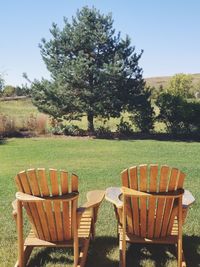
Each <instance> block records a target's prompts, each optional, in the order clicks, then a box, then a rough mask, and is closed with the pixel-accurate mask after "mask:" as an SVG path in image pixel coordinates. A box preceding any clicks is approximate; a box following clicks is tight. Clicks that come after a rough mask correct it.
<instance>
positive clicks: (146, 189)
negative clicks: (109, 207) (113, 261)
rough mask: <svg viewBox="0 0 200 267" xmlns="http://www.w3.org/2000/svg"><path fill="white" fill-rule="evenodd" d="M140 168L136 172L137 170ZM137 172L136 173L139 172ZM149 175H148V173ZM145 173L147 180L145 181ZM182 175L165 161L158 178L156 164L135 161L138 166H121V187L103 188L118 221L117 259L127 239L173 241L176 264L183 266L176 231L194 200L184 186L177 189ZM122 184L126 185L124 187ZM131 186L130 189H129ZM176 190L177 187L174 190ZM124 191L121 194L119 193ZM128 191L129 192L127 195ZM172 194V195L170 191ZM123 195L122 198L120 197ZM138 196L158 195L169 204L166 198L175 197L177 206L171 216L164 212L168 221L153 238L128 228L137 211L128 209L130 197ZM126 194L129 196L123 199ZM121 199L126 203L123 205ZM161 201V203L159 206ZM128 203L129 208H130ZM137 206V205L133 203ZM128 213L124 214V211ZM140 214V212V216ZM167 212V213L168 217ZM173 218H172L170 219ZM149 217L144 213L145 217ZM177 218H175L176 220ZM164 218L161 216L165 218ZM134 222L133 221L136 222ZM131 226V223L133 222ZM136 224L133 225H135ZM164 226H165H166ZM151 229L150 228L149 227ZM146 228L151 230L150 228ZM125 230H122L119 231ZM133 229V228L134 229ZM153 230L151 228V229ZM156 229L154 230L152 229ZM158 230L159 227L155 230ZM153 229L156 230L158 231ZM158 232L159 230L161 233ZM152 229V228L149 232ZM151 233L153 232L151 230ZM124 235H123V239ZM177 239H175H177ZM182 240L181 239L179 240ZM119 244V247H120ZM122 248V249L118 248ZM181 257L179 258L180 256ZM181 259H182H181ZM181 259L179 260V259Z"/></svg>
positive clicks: (130, 204) (181, 183)
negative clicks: (118, 250) (178, 194)
mask: <svg viewBox="0 0 200 267" xmlns="http://www.w3.org/2000/svg"><path fill="white" fill-rule="evenodd" d="M138 172H140V173H138ZM139 174H140V176H139ZM148 175H149V176H148ZM148 177H149V178H150V180H149V181H148ZM184 178H185V174H184V173H182V172H181V171H179V170H178V169H176V168H170V167H168V166H166V165H163V166H161V168H160V178H159V167H158V165H157V164H151V165H149V167H148V165H139V166H133V167H130V168H129V169H125V170H124V171H122V173H121V179H122V186H123V187H122V188H120V187H110V188H107V189H106V194H105V198H106V200H108V201H109V202H111V203H112V204H113V206H114V211H115V215H116V218H117V221H118V225H117V226H118V229H117V230H118V231H117V232H118V236H119V248H120V259H121V261H124V260H123V259H124V257H125V255H124V253H125V249H124V248H125V243H126V242H131V243H159V244H168V243H169V244H177V246H178V248H179V249H178V251H177V252H178V261H179V263H178V264H179V266H182V267H183V266H186V262H185V259H184V255H183V253H182V255H181V256H180V253H181V252H180V250H181V249H180V247H181V245H180V242H182V241H180V240H182V236H181V237H180V232H181V231H182V230H181V229H182V225H183V224H184V222H185V219H186V216H187V213H188V210H189V207H190V205H191V204H192V203H194V201H195V199H194V197H193V196H192V194H191V193H190V192H189V191H188V190H184V193H182V192H180V191H179V190H182V188H183V181H184ZM125 188H126V189H125ZM129 190H131V191H129ZM177 190H178V191H177ZM123 193H124V194H123ZM129 193H130V195H131V196H129ZM177 193H180V196H176V194H177ZM174 194H175V195H174ZM123 196H124V201H123ZM136 197H137V198H138V197H141V199H145V198H146V199H147V198H151V199H153V198H158V197H159V198H160V199H161V201H160V202H163V201H162V198H165V199H168V200H167V201H166V202H168V204H169V205H168V207H172V205H171V204H170V203H173V201H171V200H170V199H172V198H176V201H178V203H179V205H177V209H178V212H177V210H176V211H175V210H174V212H173V214H172V217H171V215H169V214H170V213H169V212H168V214H167V216H168V218H169V219H170V217H171V219H170V221H168V222H169V223H168V225H167V227H166V225H165V226H164V227H163V228H162V230H163V229H164V231H161V232H162V235H161V236H160V237H163V238H158V237H159V236H158V235H157V236H156V238H154V235H153V236H152V234H151V235H150V237H149V238H147V237H145V234H144V231H143V237H141V236H139V234H138V233H137V231H136V230H137V229H135V228H134V233H135V234H133V233H132V232H133V230H132V228H131V227H132V225H131V224H134V223H135V222H134V220H135V219H134V218H135V216H136V217H138V216H139V214H138V216H137V211H136V213H135V216H133V214H132V211H131V210H130V209H133V211H134V205H135V204H134V201H133V198H136ZM127 198H132V199H129V201H128V202H127ZM141 202H142V203H143V204H142V205H143V206H145V201H144V200H142V201H141ZM125 203H127V204H126V205H125ZM163 205H164V204H162V206H163ZM131 207H132V208H131ZM136 207H137V206H136ZM152 210H154V208H153V206H152V208H151V216H152V215H153V213H152ZM124 212H126V216H125V215H124ZM127 213H128V215H127ZM180 213H181V214H180ZM144 215H145V214H143V215H142V216H144ZM146 216H147V215H145V217H144V220H147V217H146ZM169 216H170V217H169ZM125 218H126V223H127V227H125V228H124V227H123V226H124V225H125ZM131 218H132V219H131ZM173 218H174V219H173ZM149 219H150V217H149V216H148V220H149ZM178 220H179V222H178ZM166 221H167V220H165V222H166ZM136 224H137V222H136ZM134 227H135V226H134ZM139 227H140V226H139ZM136 228H137V227H136ZM166 229H167V230H166ZM151 230H152V228H151ZM151 230H150V231H148V233H149V232H152V231H151ZM123 231H125V233H126V235H125V233H124V232H123ZM135 231H136V232H135ZM154 231H155V229H154ZM156 231H157V230H156ZM158 231H159V230H158ZM158 231H157V232H158ZM166 231H167V234H168V236H165V234H164V233H166ZM161 232H160V233H161ZM152 233H153V232H152ZM154 233H155V232H154ZM124 235H125V236H126V238H125V240H124ZM178 240H179V241H178ZM181 244H182V243H181ZM122 247H123V250H122ZM122 251H123V252H122ZM181 257H182V259H181ZM181 261H182V262H181ZM180 262H181V263H180ZM123 266H125V263H123Z"/></svg>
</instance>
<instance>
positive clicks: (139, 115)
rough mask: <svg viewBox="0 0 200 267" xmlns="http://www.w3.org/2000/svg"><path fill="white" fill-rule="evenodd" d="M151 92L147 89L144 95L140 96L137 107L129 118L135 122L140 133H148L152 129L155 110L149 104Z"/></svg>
mask: <svg viewBox="0 0 200 267" xmlns="http://www.w3.org/2000/svg"><path fill="white" fill-rule="evenodd" d="M150 95H151V92H150V91H149V90H147V92H146V94H145V95H142V96H140V97H141V98H142V99H143V100H142V99H140V100H139V103H143V104H138V106H137V109H136V110H135V111H134V112H133V114H132V115H131V116H130V119H131V120H132V121H133V123H134V124H135V126H136V128H138V130H139V131H141V132H142V133H149V132H151V131H152V130H153V129H154V122H155V112H154V109H153V107H152V105H151V99H150Z"/></svg>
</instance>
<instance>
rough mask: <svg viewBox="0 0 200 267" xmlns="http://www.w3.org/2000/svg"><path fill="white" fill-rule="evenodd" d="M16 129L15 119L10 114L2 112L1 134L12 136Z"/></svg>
mask: <svg viewBox="0 0 200 267" xmlns="http://www.w3.org/2000/svg"><path fill="white" fill-rule="evenodd" d="M16 131H17V129H16V124H15V120H14V119H13V118H11V117H9V116H6V115H1V114H0V136H11V135H13V134H14V133H16Z"/></svg>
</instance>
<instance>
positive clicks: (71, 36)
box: [32, 7, 145, 132]
mask: <svg viewBox="0 0 200 267" xmlns="http://www.w3.org/2000/svg"><path fill="white" fill-rule="evenodd" d="M50 32H51V35H52V38H51V39H50V40H49V41H46V40H45V39H42V43H41V44H40V49H41V55H42V57H43V60H44V62H45V64H46V66H47V69H48V70H49V72H50V73H51V77H52V79H51V80H50V81H47V80H45V79H43V80H42V81H36V80H35V81H34V83H33V86H32V91H33V98H34V103H35V105H36V106H37V107H38V108H39V109H40V110H41V111H43V112H46V113H48V114H50V115H51V116H53V117H54V118H61V117H62V118H64V119H67V120H71V119H79V118H80V117H81V116H83V115H86V116H87V120H88V131H89V132H93V131H94V123H93V121H94V118H95V117H96V116H102V117H103V118H110V117H119V116H120V113H121V112H122V111H124V110H129V111H131V110H135V108H137V106H138V105H139V106H140V99H141V95H144V85H145V83H144V80H143V78H142V69H141V68H140V67H139V66H138V61H139V59H140V57H141V55H142V51H141V53H139V54H137V53H136V52H135V47H134V46H131V40H130V38H129V37H128V36H126V38H125V39H122V38H121V36H120V33H118V34H115V30H114V29H113V19H112V16H111V14H108V15H102V14H101V13H100V12H99V11H98V10H96V9H95V8H91V9H90V8H88V7H84V8H83V9H82V10H80V11H79V10H78V11H77V14H76V17H72V22H71V23H69V22H68V20H67V19H66V18H64V27H63V29H60V28H59V27H58V26H57V25H56V24H55V23H53V25H52V28H51V29H50ZM144 104H145V103H144Z"/></svg>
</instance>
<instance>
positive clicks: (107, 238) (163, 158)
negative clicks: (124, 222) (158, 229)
mask: <svg viewBox="0 0 200 267" xmlns="http://www.w3.org/2000/svg"><path fill="white" fill-rule="evenodd" d="M199 155H200V144H199V143H195V142H194V143H187V142H162V141H151V140H146V141H133V140H132V141H118V140H110V141H109V140H96V139H89V138H85V139H73V138H68V139H66V138H32V139H9V140H7V142H6V143H5V144H2V145H0V230H1V231H0V232H1V235H0V266H2V267H11V266H14V263H15V261H16V258H17V238H16V228H15V223H14V221H13V219H12V215H11V214H12V208H11V202H12V200H13V199H14V197H15V192H16V188H15V184H14V179H13V178H14V176H15V175H16V173H17V172H19V171H21V170H23V169H27V168H34V167H45V168H49V167H51V168H57V169H67V170H68V171H70V172H74V173H77V174H78V175H79V184H80V186H79V191H80V195H81V197H80V202H83V201H84V197H85V194H86V192H87V191H89V190H92V189H96V188H98V189H105V188H107V187H109V186H120V176H119V174H120V172H121V171H122V170H123V169H124V168H126V167H129V166H131V165H135V164H141V163H158V164H168V165H170V166H175V167H177V168H180V169H181V170H182V171H184V172H185V173H186V174H187V179H186V181H185V188H187V189H189V190H190V191H191V192H192V193H193V195H194V196H195V198H196V203H195V204H194V205H193V206H192V208H191V210H190V212H189V214H188V219H187V222H186V224H185V226H184V250H185V255H186V260H187V261H188V266H189V267H197V266H198V264H199V257H200V252H199V251H200V224H199V221H200V210H199V203H200V197H199V188H200V179H199V173H200V165H199ZM27 228H28V226H27V224H26V227H25V229H26V231H27ZM118 252H119V251H118V241H117V234H116V219H115V215H114V210H113V207H112V206H111V204H109V203H107V202H106V201H104V203H103V205H102V207H101V209H100V214H99V220H98V223H97V238H96V240H95V241H94V242H92V243H91V245H90V250H89V254H88V261H87V266H88V267H93V266H95V267H102V266H105V267H114V266H118V259H119V258H118V254H119V253H118ZM127 253H128V254H127V255H128V266H145V267H149V266H156V267H157V266H161V267H162V266H170V267H174V266H176V260H175V258H174V251H173V247H171V246H169V247H168V246H164V247H163V246H155V247H154V246H141V245H134V246H131V247H130V248H128V252H127ZM72 260H73V256H72V251H70V253H69V254H68V252H67V250H60V249H58V250H55V249H50V250H45V249H39V250H36V251H35V253H34V254H33V256H32V258H31V265H30V266H49V267H50V266H56V267H58V266H59V267H62V266H66V265H67V264H68V265H67V266H72ZM166 262H167V263H166ZM165 263H166V265H165Z"/></svg>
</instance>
